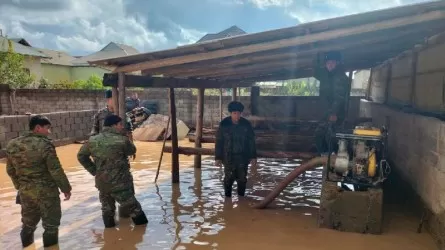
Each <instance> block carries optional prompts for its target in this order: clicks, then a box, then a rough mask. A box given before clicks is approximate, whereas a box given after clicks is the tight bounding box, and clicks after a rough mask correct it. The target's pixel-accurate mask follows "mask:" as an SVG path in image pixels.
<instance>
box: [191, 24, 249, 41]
mask: <svg viewBox="0 0 445 250" xmlns="http://www.w3.org/2000/svg"><path fill="white" fill-rule="evenodd" d="M245 34H247V32H245V31H244V30H242V29H240V28H239V27H238V26H236V25H234V26H232V27H230V28H228V29H225V30H223V31H221V32H219V33H216V34H206V35H205V36H203V37H202V38H201V39H199V40H198V41H197V42H196V43H202V42H207V41H211V40H216V39H222V38H227V37H234V36H239V35H245Z"/></svg>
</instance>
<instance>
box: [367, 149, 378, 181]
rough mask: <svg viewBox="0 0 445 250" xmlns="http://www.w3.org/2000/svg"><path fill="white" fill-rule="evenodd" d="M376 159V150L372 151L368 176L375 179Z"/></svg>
mask: <svg viewBox="0 0 445 250" xmlns="http://www.w3.org/2000/svg"><path fill="white" fill-rule="evenodd" d="M376 166H377V165H376V157H375V149H372V150H371V152H370V155H369V159H368V176H369V177H374V175H375V172H376V168H377V167H376Z"/></svg>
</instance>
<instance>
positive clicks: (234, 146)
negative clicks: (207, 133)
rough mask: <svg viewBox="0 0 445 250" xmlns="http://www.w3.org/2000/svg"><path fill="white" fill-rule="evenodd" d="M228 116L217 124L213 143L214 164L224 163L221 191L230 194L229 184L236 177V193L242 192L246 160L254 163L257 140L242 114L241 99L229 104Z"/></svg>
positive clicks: (226, 194)
mask: <svg viewBox="0 0 445 250" xmlns="http://www.w3.org/2000/svg"><path fill="white" fill-rule="evenodd" d="M228 109H229V113H230V116H229V117H227V118H225V119H223V120H222V121H221V123H220V124H219V128H218V132H217V135H216V144H215V161H216V165H217V166H219V167H220V166H221V165H224V193H225V196H226V197H231V196H232V186H233V183H234V182H235V181H236V183H237V185H238V190H237V191H238V195H239V196H244V195H245V192H246V183H247V168H248V165H249V162H250V164H251V166H252V167H255V166H256V163H257V161H256V158H257V155H256V144H255V134H254V132H253V128H252V125H251V124H250V122H249V121H248V120H246V119H245V118H242V117H241V113H242V112H243V111H244V106H243V104H242V103H240V102H237V101H233V102H231V103H230V104H229V106H228Z"/></svg>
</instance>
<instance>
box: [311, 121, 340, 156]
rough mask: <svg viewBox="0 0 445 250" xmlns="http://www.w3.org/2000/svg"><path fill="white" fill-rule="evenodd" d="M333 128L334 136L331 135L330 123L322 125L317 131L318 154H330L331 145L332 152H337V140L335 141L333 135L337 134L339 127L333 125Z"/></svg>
mask: <svg viewBox="0 0 445 250" xmlns="http://www.w3.org/2000/svg"><path fill="white" fill-rule="evenodd" d="M331 128H332V134H331V133H329V124H328V123H322V124H320V125H318V127H317V128H316V129H315V145H316V146H317V151H318V153H319V154H321V155H323V154H328V153H329V152H328V151H329V143H331V151H332V152H336V151H337V148H338V145H337V140H335V137H333V136H334V134H333V133H335V131H336V130H337V128H338V126H337V125H336V124H332V125H331Z"/></svg>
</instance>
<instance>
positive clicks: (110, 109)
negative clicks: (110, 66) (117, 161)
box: [90, 90, 136, 218]
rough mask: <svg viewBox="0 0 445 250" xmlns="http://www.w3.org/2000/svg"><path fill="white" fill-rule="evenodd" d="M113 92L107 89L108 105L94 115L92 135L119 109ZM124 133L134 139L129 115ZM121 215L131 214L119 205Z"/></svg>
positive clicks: (126, 117) (127, 215)
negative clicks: (115, 103) (114, 103)
mask: <svg viewBox="0 0 445 250" xmlns="http://www.w3.org/2000/svg"><path fill="white" fill-rule="evenodd" d="M112 97H113V92H112V91H111V90H107V91H105V98H106V99H107V106H106V107H105V108H103V109H101V110H99V112H97V113H96V114H95V115H94V117H93V129H92V130H91V133H90V135H97V134H99V133H100V132H101V131H102V129H103V123H104V120H105V117H107V116H109V115H113V114H114V112H117V110H114V106H113V99H112ZM122 132H123V133H124V134H127V135H128V137H129V138H130V140H133V136H132V132H133V125H132V123H131V119H130V117H129V116H128V115H126V116H125V129H124V130H122ZM135 157H136V155H133V159H134V158H135ZM119 216H120V217H122V218H128V217H129V216H130V215H129V213H128V211H125V210H122V209H121V207H119Z"/></svg>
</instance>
